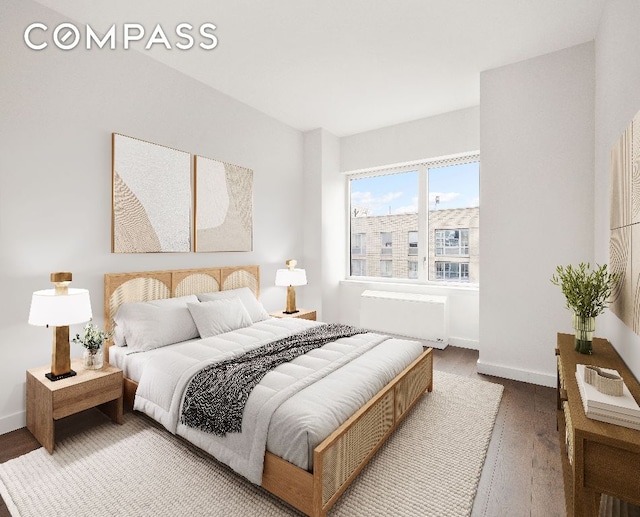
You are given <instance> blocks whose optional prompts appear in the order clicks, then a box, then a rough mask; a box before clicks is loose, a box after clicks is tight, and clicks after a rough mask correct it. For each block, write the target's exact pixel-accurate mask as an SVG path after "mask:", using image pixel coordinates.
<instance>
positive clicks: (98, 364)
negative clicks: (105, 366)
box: [82, 347, 104, 370]
mask: <svg viewBox="0 0 640 517" xmlns="http://www.w3.org/2000/svg"><path fill="white" fill-rule="evenodd" d="M103 357H104V354H103V352H102V347H100V348H85V349H84V353H83V354H82V360H83V366H84V368H85V370H99V369H100V368H102V362H103Z"/></svg>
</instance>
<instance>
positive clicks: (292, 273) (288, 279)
mask: <svg viewBox="0 0 640 517" xmlns="http://www.w3.org/2000/svg"><path fill="white" fill-rule="evenodd" d="M276 285H279V286H290V285H292V286H297V285H307V272H306V271H305V270H304V269H278V270H277V271H276Z"/></svg>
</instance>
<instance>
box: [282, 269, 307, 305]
mask: <svg viewBox="0 0 640 517" xmlns="http://www.w3.org/2000/svg"><path fill="white" fill-rule="evenodd" d="M297 263H298V262H297V261H296V260H293V259H291V260H287V262H286V264H287V269H278V270H277V271H276V285H278V286H283V287H284V286H286V287H287V308H286V309H285V311H284V313H285V314H294V313H296V312H298V309H296V290H295V286H297V285H307V273H306V271H305V270H304V269H296V264H297Z"/></svg>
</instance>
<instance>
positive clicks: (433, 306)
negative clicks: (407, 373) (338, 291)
mask: <svg viewBox="0 0 640 517" xmlns="http://www.w3.org/2000/svg"><path fill="white" fill-rule="evenodd" d="M360 326H361V327H364V328H367V329H371V330H375V331H378V332H385V333H388V334H396V335H399V336H407V337H412V338H415V339H421V340H425V341H429V342H430V344H432V345H434V346H436V347H439V348H444V347H445V346H447V345H448V344H449V311H448V303H447V297H446V296H433V295H428V294H416V293H398V292H392V291H372V290H367V291H364V292H363V293H362V295H361V296H360Z"/></svg>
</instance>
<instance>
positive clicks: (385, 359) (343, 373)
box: [110, 318, 422, 484]
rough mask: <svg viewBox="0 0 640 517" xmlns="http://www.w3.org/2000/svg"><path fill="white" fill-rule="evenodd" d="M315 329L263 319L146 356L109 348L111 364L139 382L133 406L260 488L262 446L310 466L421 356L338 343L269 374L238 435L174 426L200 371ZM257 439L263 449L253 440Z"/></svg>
mask: <svg viewBox="0 0 640 517" xmlns="http://www.w3.org/2000/svg"><path fill="white" fill-rule="evenodd" d="M317 324H318V323H316V322H312V321H308V320H303V319H295V318H286V319H268V320H265V321H262V322H259V323H256V324H254V325H252V326H250V327H246V328H243V329H240V330H236V331H233V332H229V333H226V334H221V335H217V336H214V337H210V338H207V339H197V340H190V341H186V342H182V343H178V344H175V345H170V346H166V347H162V348H158V349H155V350H151V351H147V352H133V353H132V352H131V351H127V349H126V347H111V349H110V361H111V362H112V363H113V364H116V365H117V366H119V367H120V368H122V369H123V370H124V372H125V376H127V377H128V378H130V379H133V380H135V381H136V382H139V383H140V385H139V388H138V391H137V393H136V402H135V408H136V409H138V410H141V411H143V412H144V413H146V414H148V415H149V416H151V417H153V418H154V419H156V420H157V421H159V422H160V423H162V424H163V425H164V426H165V427H166V428H167V429H168V430H170V431H171V432H173V433H177V434H179V435H181V436H184V437H185V438H187V439H188V440H190V441H192V442H193V443H194V444H196V445H197V446H199V447H201V448H202V449H204V450H206V451H207V452H209V453H210V454H212V455H214V456H215V457H216V458H218V459H219V460H220V461H223V462H224V463H226V464H228V465H230V466H231V467H232V468H234V470H236V471H238V472H239V473H240V474H242V475H244V476H245V477H247V478H248V479H249V480H251V481H252V482H254V483H257V484H259V483H260V481H261V477H262V458H263V456H264V447H265V445H266V447H267V450H269V451H271V452H273V453H274V454H276V455H278V456H280V457H282V458H284V459H286V460H287V461H290V462H291V463H293V464H295V465H297V466H299V467H300V468H303V469H310V468H311V467H312V461H313V454H312V452H313V449H314V448H315V447H316V446H317V445H318V444H319V443H320V442H321V441H322V440H323V439H324V438H326V437H327V436H328V435H329V434H331V432H332V431H333V430H335V429H336V428H337V427H338V426H339V425H340V424H342V423H343V422H344V421H345V420H346V419H347V418H348V417H349V416H351V415H352V414H353V413H354V412H355V411H356V410H357V409H358V408H360V407H361V406H362V405H363V404H364V403H366V401H368V400H369V399H370V398H371V397H372V396H373V395H375V393H377V392H378V391H379V390H380V389H381V388H382V387H383V386H384V385H385V384H387V383H388V382H389V381H390V380H391V379H393V378H394V377H395V376H396V375H397V374H398V373H400V372H401V371H402V370H403V369H404V368H405V367H406V366H408V365H409V364H410V363H411V362H412V361H413V360H414V359H416V358H417V357H418V356H419V355H420V354H421V353H422V346H421V345H420V343H417V342H415V341H407V340H403V339H394V338H387V337H385V336H382V335H379V334H372V333H370V334H364V335H357V336H353V337H351V338H342V339H340V340H338V341H336V342H334V343H329V344H328V345H325V346H324V347H322V348H320V349H317V350H314V351H312V352H309V353H308V354H305V355H304V356H301V357H299V358H297V359H295V360H294V361H292V362H291V363H286V364H283V365H281V366H279V367H278V368H276V369H275V370H274V371H272V372H270V373H268V374H267V375H266V376H265V377H264V378H263V379H262V381H261V382H260V384H259V385H258V386H257V387H256V389H255V390H254V391H253V392H252V394H251V396H250V397H249V400H248V402H247V408H246V412H245V417H246V418H243V432H242V433H238V434H228V435H227V436H225V437H217V436H215V435H212V434H208V433H204V432H202V431H198V430H195V429H192V428H189V427H186V426H184V425H182V424H179V423H178V419H179V414H180V405H181V402H182V396H183V391H184V388H185V387H186V385H187V383H188V381H189V380H190V378H191V377H192V376H193V375H194V374H195V373H196V372H197V371H198V370H199V369H200V368H201V367H202V366H204V365H205V364H207V363H209V362H211V361H215V360H220V359H222V358H226V357H229V356H231V355H235V354H237V353H240V352H242V351H246V350H248V349H252V348H254V347H256V346H259V345H261V344H263V343H266V342H268V341H272V340H275V339H279V338H281V337H284V336H285V335H288V334H291V333H293V332H296V331H299V330H303V329H305V328H309V327H311V326H313V325H317ZM347 361H349V362H347ZM343 363H346V364H343ZM311 381H315V382H314V383H313V384H310V385H308V386H307V384H309V383H310V382H311ZM298 390H299V391H298ZM272 406H273V407H272ZM265 408H267V409H268V411H267V409H265ZM252 411H253V413H252ZM265 411H267V412H266V413H265ZM247 414H249V415H253V416H249V417H247ZM265 414H266V415H267V417H266V420H265V421H263V420H261V419H264V418H265ZM260 428H264V433H262V432H261V431H260V430H259V429H260ZM267 429H268V432H267ZM250 431H251V435H250ZM261 434H265V438H262V440H263V441H266V444H265V443H263V444H260V443H256V441H258V442H259V441H260V439H259V435H261ZM257 437H258V438H257Z"/></svg>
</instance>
